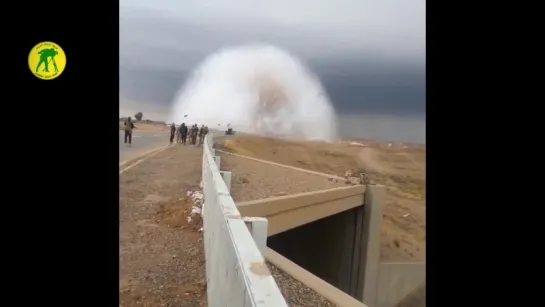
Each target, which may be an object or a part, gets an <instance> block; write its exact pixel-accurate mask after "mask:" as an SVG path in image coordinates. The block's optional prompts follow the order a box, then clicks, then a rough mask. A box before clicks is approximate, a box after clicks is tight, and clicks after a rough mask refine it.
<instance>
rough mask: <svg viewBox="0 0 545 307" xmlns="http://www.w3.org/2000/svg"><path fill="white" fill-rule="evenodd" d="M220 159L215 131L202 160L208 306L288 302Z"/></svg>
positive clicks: (280, 305)
mask: <svg viewBox="0 0 545 307" xmlns="http://www.w3.org/2000/svg"><path fill="white" fill-rule="evenodd" d="M217 162H219V157H216V156H215V151H214V149H213V136H212V133H209V134H208V135H207V136H206V138H205V142H204V144H203V163H202V167H203V170H202V176H203V194H204V206H203V223H204V226H203V228H204V248H205V260H206V281H207V299H208V306H210V307H221V306H241V307H256V306H263V307H265V306H270V307H272V306H274V307H287V304H286V301H285V299H284V297H283V296H282V294H281V293H280V290H279V289H278V286H277V285H276V282H275V280H274V278H273V277H272V276H271V274H270V271H269V270H268V268H267V265H266V263H265V259H264V258H263V255H262V253H261V252H260V248H259V247H258V244H256V242H255V241H254V238H253V237H252V234H251V233H250V231H249V230H248V227H247V225H246V223H245V220H243V219H242V217H241V216H240V213H239V211H238V209H237V207H236V205H235V202H234V201H233V198H232V197H231V195H230V192H229V188H228V187H227V185H226V184H225V181H224V179H223V178H222V175H221V173H220V169H219V167H218V164H219V163H217ZM246 222H248V220H247V219H246ZM265 238H266V235H265ZM259 245H263V244H262V243H260V244H259Z"/></svg>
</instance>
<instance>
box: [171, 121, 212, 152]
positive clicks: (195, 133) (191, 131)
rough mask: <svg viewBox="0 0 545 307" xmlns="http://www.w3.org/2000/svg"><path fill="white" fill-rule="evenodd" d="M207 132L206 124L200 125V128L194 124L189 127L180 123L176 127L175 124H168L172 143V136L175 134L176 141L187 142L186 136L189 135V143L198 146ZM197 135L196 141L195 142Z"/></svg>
mask: <svg viewBox="0 0 545 307" xmlns="http://www.w3.org/2000/svg"><path fill="white" fill-rule="evenodd" d="M207 134H208V126H205V125H202V126H201V128H200V129H199V127H198V126H197V124H194V125H193V126H191V128H189V127H188V126H186V125H185V123H182V124H181V125H180V127H178V128H176V125H175V124H174V123H172V125H171V126H170V144H172V143H174V136H176V143H182V144H184V145H185V144H186V143H187V137H188V136H189V141H190V142H191V143H190V144H191V145H196V146H199V145H200V144H202V143H203V142H204V137H205V136H206V135H207ZM197 137H198V143H197Z"/></svg>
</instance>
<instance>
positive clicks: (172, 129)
mask: <svg viewBox="0 0 545 307" xmlns="http://www.w3.org/2000/svg"><path fill="white" fill-rule="evenodd" d="M175 134H176V125H175V124H174V123H172V125H171V126H170V144H172V142H174V135H175Z"/></svg>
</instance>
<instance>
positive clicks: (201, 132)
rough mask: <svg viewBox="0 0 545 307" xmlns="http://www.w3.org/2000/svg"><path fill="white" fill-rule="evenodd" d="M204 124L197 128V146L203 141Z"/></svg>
mask: <svg viewBox="0 0 545 307" xmlns="http://www.w3.org/2000/svg"><path fill="white" fill-rule="evenodd" d="M204 129H205V128H204V125H202V126H201V129H199V144H198V146H200V145H202V143H204V136H205V134H204Z"/></svg>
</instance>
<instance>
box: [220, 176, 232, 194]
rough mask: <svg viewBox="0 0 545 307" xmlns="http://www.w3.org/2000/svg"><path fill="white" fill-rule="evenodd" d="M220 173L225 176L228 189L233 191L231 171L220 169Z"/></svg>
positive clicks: (224, 179)
mask: <svg viewBox="0 0 545 307" xmlns="http://www.w3.org/2000/svg"><path fill="white" fill-rule="evenodd" d="M220 174H221V177H222V178H223V181H224V182H225V185H226V186H227V190H228V191H229V192H231V172H228V171H220Z"/></svg>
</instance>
